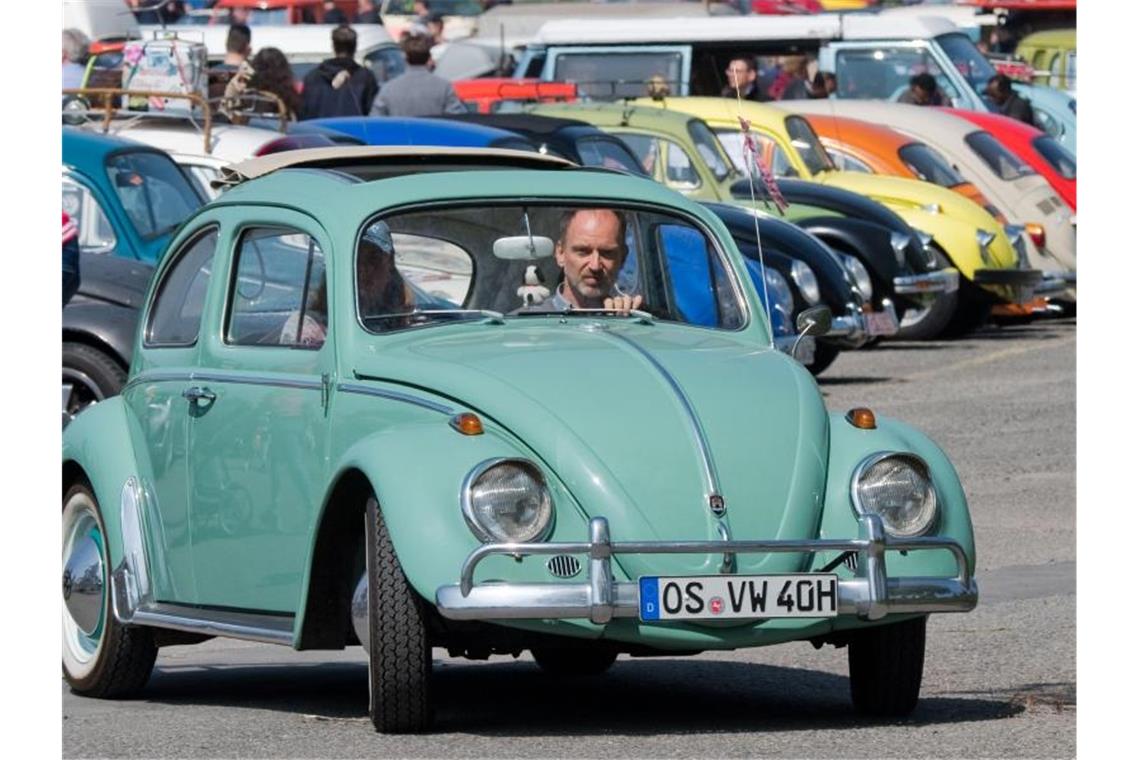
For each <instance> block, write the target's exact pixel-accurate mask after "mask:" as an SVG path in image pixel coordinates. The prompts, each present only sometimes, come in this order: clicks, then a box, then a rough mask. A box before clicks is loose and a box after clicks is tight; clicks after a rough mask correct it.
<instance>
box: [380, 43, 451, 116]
mask: <svg viewBox="0 0 1140 760" xmlns="http://www.w3.org/2000/svg"><path fill="white" fill-rule="evenodd" d="M400 47H401V48H403V50H404V59H405V60H406V61H407V62H408V69H407V71H405V72H404V73H403V74H400V75H399V76H397V77H394V78H393V79H390V80H388V81H387V82H385V83H384V86H383V87H382V88H381V89H380V92H379V93H378V94H377V95H376V99H375V100H374V101H373V102H372V110H371V113H370V115H371V116H440V115H442V114H445V113H467V107H466V106H464V105H463V101H461V100H460V99H459V96H458V95H456V94H455V88H454V87H452V86H451V82H449V81H447V80H446V79H444V78H443V77H441V76H436V75H435V74H433V73H431V71H430V70H429V68H428V66H429V65H430V63H431V47H432V39H431V37H429V36H428V35H426V34H423V33H416V32H409V33H408V34H406V35H404V38H403V39H402V40H400Z"/></svg>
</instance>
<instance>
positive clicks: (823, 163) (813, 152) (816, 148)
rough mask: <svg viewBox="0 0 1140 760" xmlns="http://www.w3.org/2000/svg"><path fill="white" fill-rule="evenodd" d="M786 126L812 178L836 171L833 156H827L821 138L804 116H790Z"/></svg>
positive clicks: (785, 121)
mask: <svg viewBox="0 0 1140 760" xmlns="http://www.w3.org/2000/svg"><path fill="white" fill-rule="evenodd" d="M784 125H785V126H786V127H787V128H788V136H789V137H791V138H792V147H793V148H795V149H796V152H797V153H799V154H800V158H802V159H803V161H804V163H805V164H807V168H808V171H809V172H811V176H813V177H814V176H815V175H817V174H819V173H820V172H826V171H833V170H834V169H835V164H834V163H832V161H831V156H829V155H827V150H826V149H824V147H823V143H821V142H820V141H819V136H818V135H817V134H816V133H815V130H814V129H812V128H811V124H808V123H807V120H806V119H804V118H803V117H802V116H789V117H788V118H787V119H785V120H784Z"/></svg>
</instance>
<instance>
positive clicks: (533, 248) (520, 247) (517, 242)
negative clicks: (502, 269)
mask: <svg viewBox="0 0 1140 760" xmlns="http://www.w3.org/2000/svg"><path fill="white" fill-rule="evenodd" d="M491 252H492V253H494V254H495V258H496V259H506V260H508V261H532V260H534V259H548V258H550V257H551V256H553V255H554V241H553V240H551V239H550V238H548V237H541V236H539V235H515V236H513V237H502V238H499V239H498V240H496V241H495V244H494V245H493V246H492V247H491Z"/></svg>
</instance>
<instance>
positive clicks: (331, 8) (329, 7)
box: [321, 0, 348, 24]
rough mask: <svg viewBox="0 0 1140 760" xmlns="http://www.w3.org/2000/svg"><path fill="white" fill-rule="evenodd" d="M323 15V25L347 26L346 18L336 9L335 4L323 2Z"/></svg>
mask: <svg viewBox="0 0 1140 760" xmlns="http://www.w3.org/2000/svg"><path fill="white" fill-rule="evenodd" d="M324 8H325V15H324V20H323V21H322V22H321V23H323V24H347V23H348V16H345V15H344V11H342V10H341V9H340V8H337V7H336V3H334V2H332V0H325V4H324Z"/></svg>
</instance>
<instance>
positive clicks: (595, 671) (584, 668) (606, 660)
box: [530, 646, 617, 676]
mask: <svg viewBox="0 0 1140 760" xmlns="http://www.w3.org/2000/svg"><path fill="white" fill-rule="evenodd" d="M530 653H531V654H532V655H534V661H535V662H536V663H538V667H540V668H542V669H543V670H544V671H545V672H547V673H549V674H551V675H555V676H596V675H599V674H601V673H605V672H606V671H607V670H609V669H610V666H611V665H613V664H614V661H615V660H617V650H616V649H611V648H610V647H606V646H598V647H591V648H588V649H586V648H583V649H577V648H575V649H555V648H544V647H539V648H537V649H532V650H530Z"/></svg>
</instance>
